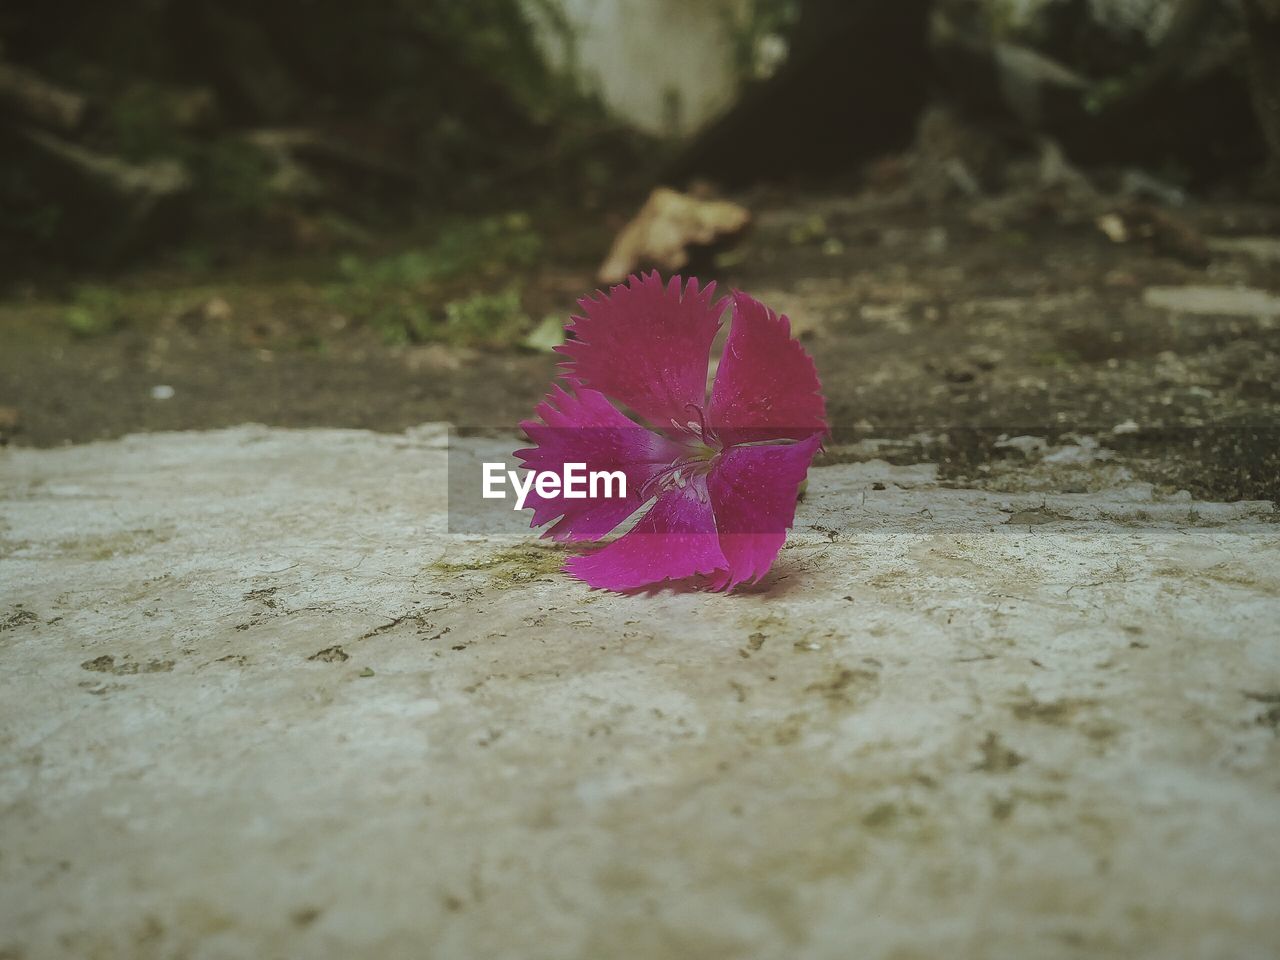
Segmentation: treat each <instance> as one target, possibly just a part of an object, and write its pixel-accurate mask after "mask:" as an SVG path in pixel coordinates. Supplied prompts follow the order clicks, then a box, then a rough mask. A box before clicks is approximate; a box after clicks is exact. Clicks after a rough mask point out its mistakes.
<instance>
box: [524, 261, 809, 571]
mask: <svg viewBox="0 0 1280 960" xmlns="http://www.w3.org/2000/svg"><path fill="white" fill-rule="evenodd" d="M714 292H715V284H707V285H706V286H705V287H703V288H701V289H699V287H698V281H697V280H695V279H691V280H690V281H689V282H688V285H687V286H683V287H682V282H681V279H680V277H672V278H671V280H670V282H669V283H667V284H666V285H665V286H664V285H663V283H662V280H661V279H660V278H659V276H658V274H657V273H656V272H655V273H651V274H649V275H648V276H645V277H635V276H632V277H631V278H630V279H629V280H628V281H627V284H626V285H624V286H617V287H614V288H613V289H612V290H611V291H610V292H609V294H608V295H605V294H598V295H597V296H596V297H595V298H593V299H584V300H581V301H579V305H580V307H581V308H582V311H583V315H582V316H575V317H573V318H572V321H571V325H570V326H569V328H568V329H569V331H570V332H571V333H572V334H573V335H574V337H575V338H576V339H571V340H569V341H567V342H566V343H565V344H564V345H563V346H561V347H559V348H558V350H559V351H560V352H561V353H563V354H564V355H565V356H566V357H567V358H568V359H567V360H565V361H564V362H563V363H562V364H561V368H562V370H563V373H562V377H563V379H564V385H563V386H560V385H558V384H557V385H553V386H552V388H551V393H550V394H549V395H548V396H547V398H546V399H545V400H544V401H543V402H542V403H540V404H539V405H538V407H537V409H536V411H535V412H536V414H537V416H538V417H539V418H540V419H539V420H528V421H525V422H524V423H522V424H521V427H522V428H523V429H524V431H525V433H526V434H527V435H528V436H529V439H530V440H531V441H532V443H533V444H534V446H533V447H530V448H529V449H526V450H518V451H516V456H518V457H520V458H521V460H522V461H523V462H524V466H525V467H526V469H530V470H536V471H547V470H553V471H557V472H563V470H564V465H565V464H567V463H585V464H587V465H588V468H589V469H590V470H593V471H594V470H607V471H621V472H622V473H623V474H624V475H625V477H626V496H623V497H612V498H605V497H595V498H583V499H570V498H568V497H565V496H563V495H562V494H558V495H556V496H553V497H540V496H538V495H537V494H536V493H534V492H531V493H530V495H529V497H528V500H527V501H526V502H527V503H528V504H529V505H530V506H532V507H533V522H532V524H531V525H532V526H534V527H539V526H542V525H544V524H547V523H551V522H552V521H555V523H554V524H553V526H551V527H550V528H549V529H548V530H547V531H545V532H544V533H543V536H549V537H551V538H553V539H556V540H566V541H583V540H598V539H600V538H602V537H604V536H606V535H607V534H609V533H610V532H612V531H613V530H615V529H616V528H617V527H619V526H620V525H621V524H622V523H623V522H624V521H625V520H627V519H628V518H629V517H631V516H632V515H633V514H635V513H637V511H639V510H640V508H642V507H644V506H645V505H646V504H650V503H651V505H650V506H649V508H648V511H647V512H646V513H645V514H644V515H643V516H641V517H640V519H639V520H638V521H637V522H636V523H635V525H634V526H633V527H632V528H631V529H630V530H628V531H627V532H626V533H624V534H623V535H622V536H620V537H618V538H617V539H616V540H614V541H613V542H612V543H609V544H608V545H607V546H605V547H603V548H602V549H600V550H597V551H596V552H594V553H589V554H584V555H581V556H575V557H573V558H572V559H570V560H569V561H568V562H567V563H566V564H565V569H566V571H568V572H569V573H570V574H572V575H574V576H576V577H578V578H579V579H581V580H584V581H585V582H586V583H588V584H590V585H591V586H592V587H600V588H604V589H608V590H633V589H637V588H640V587H646V586H650V585H652V584H657V583H660V582H662V581H666V580H671V581H687V580H691V579H692V578H699V577H701V578H705V580H704V582H705V583H706V585H707V586H709V587H710V588H711V589H713V590H731V589H733V588H734V587H735V586H737V585H738V584H740V583H742V582H744V581H751V582H755V581H757V580H759V579H760V578H761V577H762V576H764V575H765V573H767V572H768V570H769V568H770V567H771V566H772V565H773V561H774V559H775V558H776V557H777V555H778V551H779V550H781V549H782V544H783V542H784V541H785V539H786V531H787V530H788V529H789V528H790V527H791V524H792V522H793V520H794V517H795V508H796V496H797V493H798V490H799V486H800V483H801V482H802V481H803V480H804V477H805V475H806V473H807V472H808V469H809V464H810V462H811V461H812V459H813V457H814V454H815V453H816V452H817V451H818V449H819V448H820V447H821V445H822V439H823V437H824V436H825V435H826V432H827V424H826V410H825V404H824V402H823V399H822V393H821V384H820V383H819V382H818V375H817V371H816V370H815V368H814V365H813V360H812V359H810V357H809V355H808V354H807V353H806V352H805V351H804V348H803V347H801V346H800V344H799V342H798V341H797V340H795V339H794V338H793V337H792V336H791V325H790V323H789V321H788V320H787V318H786V317H785V316H778V315H777V314H775V313H774V312H773V311H772V310H769V309H768V308H767V307H765V306H764V305H763V304H761V303H760V302H758V301H756V300H753V299H752V298H751V297H749V296H747V295H746V294H744V293H739V292H735V293H734V294H733V295H732V298H731V299H732V306H733V319H732V322H731V324H730V328H729V336H728V339H727V341H726V342H725V348H724V355H723V356H722V358H721V360H720V365H719V367H718V369H717V371H716V376H715V382H714V385H713V387H712V389H711V396H710V398H708V397H707V369H708V367H707V365H708V362H709V360H710V354H711V346H712V341H713V340H715V337H716V333H717V332H718V331H719V329H720V318H721V315H722V314H723V313H724V311H725V308H726V301H727V300H728V299H730V298H722V299H720V300H715V299H713V296H712V295H713V293H714Z"/></svg>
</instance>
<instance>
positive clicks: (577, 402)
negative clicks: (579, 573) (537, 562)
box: [515, 385, 683, 540]
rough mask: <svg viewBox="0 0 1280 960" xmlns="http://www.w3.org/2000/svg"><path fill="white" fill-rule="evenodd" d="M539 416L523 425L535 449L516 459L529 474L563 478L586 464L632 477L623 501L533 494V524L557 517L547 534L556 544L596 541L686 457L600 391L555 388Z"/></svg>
mask: <svg viewBox="0 0 1280 960" xmlns="http://www.w3.org/2000/svg"><path fill="white" fill-rule="evenodd" d="M535 413H537V415H538V416H539V417H541V418H542V419H541V422H539V421H538V420H526V421H524V422H523V423H521V424H520V426H521V428H522V429H523V430H524V432H525V433H526V434H527V435H528V437H529V439H530V440H532V441H533V443H534V444H535V446H533V447H530V448H528V449H525V450H517V451H516V453H515V455H516V456H517V457H519V458H520V459H521V461H522V462H523V464H524V467H525V469H526V470H537V471H554V472H555V473H556V474H558V475H560V476H562V477H563V476H564V465H565V464H566V463H582V464H586V470H587V471H588V472H591V471H597V470H608V471H615V470H620V471H622V473H623V474H624V475H625V476H626V479H627V493H626V496H625V497H608V498H606V497H595V498H583V499H577V498H573V499H570V498H566V497H565V496H564V495H563V493H561V494H560V495H557V496H555V497H540V496H539V495H538V493H537V491H536V490H534V489H530V490H529V495H528V496H527V497H526V498H525V506H526V507H532V508H533V522H532V523H531V524H530V526H533V527H540V526H542V525H543V524H544V523H550V522H551V521H552V520H555V519H556V518H557V517H559V518H560V519H559V522H557V523H556V524H555V526H553V527H551V528H550V529H549V530H547V531H546V532H545V533H544V534H543V536H545V537H551V538H552V539H553V540H596V539H598V538H600V537H603V536H604V535H605V534H607V533H609V532H610V531H611V530H613V529H614V528H615V527H616V526H618V524H620V523H622V521H623V520H625V519H627V517H629V516H631V515H632V514H633V513H635V512H636V510H638V509H639V508H640V507H641V506H642V505H643V504H644V501H645V499H646V498H647V494H644V493H642V491H643V490H644V488H645V486H646V484H648V483H649V481H650V480H652V479H653V478H654V477H656V476H657V475H658V474H659V473H661V472H662V471H663V470H665V469H667V468H668V467H670V465H671V463H672V462H673V461H674V460H676V459H677V458H678V457H679V456H680V455H681V453H682V452H683V451H682V449H681V447H680V446H679V445H677V444H675V443H673V442H671V441H670V440H667V439H665V438H664V437H661V436H659V435H658V434H656V433H654V432H653V431H651V430H647V429H645V428H644V427H642V426H640V425H638V424H637V423H635V421H633V420H631V419H630V418H629V417H627V416H626V415H624V414H623V413H621V412H619V411H618V410H617V409H616V408H615V407H614V406H613V404H611V403H610V402H609V400H608V398H606V397H605V395H604V394H602V393H600V392H599V391H596V390H587V389H584V388H579V389H577V390H576V391H574V392H573V393H569V392H567V391H566V390H564V389H563V388H561V387H560V386H559V385H554V386H552V388H551V393H549V394H548V395H547V398H546V399H545V400H544V401H543V402H542V403H540V404H538V406H537V408H536V409H535Z"/></svg>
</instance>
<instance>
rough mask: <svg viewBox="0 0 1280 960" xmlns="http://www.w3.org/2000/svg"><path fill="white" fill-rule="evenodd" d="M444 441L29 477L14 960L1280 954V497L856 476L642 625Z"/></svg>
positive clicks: (236, 437) (11, 489)
mask: <svg viewBox="0 0 1280 960" xmlns="http://www.w3.org/2000/svg"><path fill="white" fill-rule="evenodd" d="M443 443H444V434H443V430H442V428H436V427H424V428H421V429H418V430H415V431H411V432H409V433H408V434H406V435H403V436H387V435H376V434H371V433H363V432H358V431H284V430H268V429H265V428H259V427H244V428H237V429H233V430H225V431H220V432H214V433H187V434H157V435H149V436H137V437H129V438H125V439H123V440H120V441H115V442H110V443H101V444H91V445H87V446H79V447H71V448H66V449H61V450H51V451H33V450H8V451H4V452H0V490H2V494H0V662H2V663H3V667H4V669H3V672H2V674H0V678H2V679H0V957H3V958H4V960H43V958H66V957H90V958H144V960H145V958H153V957H154V958H221V957H246V958H275V957H281V958H286V957H287V958H297V957H322V958H327V957H335V958H336V957H342V958H348V957H362V958H363V957H390V958H401V957H403V958H424V957H431V958H436V957H438V958H459V960H479V958H513V960H515V958H519V960H531V958H583V960H587V958H591V960H599V958H610V957H627V958H657V957H672V958H677V957H679V958H683V957H697V958H739V957H742V958H757V957H758V958H778V957H787V958H823V960H825V958H831V960H836V958H840V960H843V958H849V957H857V958H860V960H865V958H897V960H903V958H935V957H948V958H968V957H972V958H979V957H982V958H989V957H1016V958H1029V957H1082V956H1089V957H1117V958H1118V957H1126V958H1133V957H1161V958H1171V957H1197V958H1198V957H1203V958H1251V957H1259V958H1261V957H1273V956H1276V955H1277V954H1278V953H1280V910H1278V909H1277V902H1278V901H1277V889H1280V737H1278V736H1277V726H1278V725H1280V627H1277V623H1278V622H1280V542H1278V541H1280V538H1278V537H1277V532H1278V530H1280V528H1278V527H1277V526H1276V525H1275V522H1274V520H1275V513H1274V510H1273V507H1272V505H1270V504H1265V503H1252V504H1248V503H1246V504H1229V505H1227V504H1202V503H1192V502H1190V501H1189V498H1187V497H1184V496H1177V495H1171V496H1166V497H1160V496H1157V495H1155V494H1153V492H1152V490H1151V488H1150V487H1144V486H1142V485H1138V484H1133V483H1129V482H1125V479H1124V477H1123V476H1122V475H1116V476H1114V477H1112V479H1114V480H1115V483H1114V484H1112V485H1111V486H1108V487H1106V488H1105V489H1101V490H1097V491H1095V492H1094V493H1091V494H1071V495H1060V496H1055V495H1046V494H1043V493H1035V494H1030V493H1028V494H1001V493H994V492H980V491H976V490H964V489H945V488H941V487H939V486H938V485H937V484H936V483H935V482H934V479H933V477H934V470H933V468H932V467H931V466H929V465H918V466H908V467H890V466H888V465H887V464H884V463H881V462H876V461H872V462H869V463H851V464H844V465H838V466H828V467H822V468H818V469H815V470H814V471H813V473H812V475H811V480H810V486H809V493H808V496H807V498H806V500H805V502H804V503H803V504H802V505H801V509H800V512H799V519H798V522H799V526H798V528H797V530H796V532H795V534H794V535H793V537H792V540H791V541H790V544H789V546H788V548H787V550H786V551H785V552H784V554H783V556H782V558H781V559H780V561H779V563H778V565H777V566H776V567H775V571H774V573H773V574H771V576H770V578H769V579H768V580H767V581H766V582H765V583H764V584H762V585H761V587H760V588H758V589H756V590H755V591H753V592H748V593H745V594H742V595H737V596H731V597H722V596H715V595H710V596H708V595H701V594H671V593H663V594H660V595H657V596H649V597H616V596H608V595H602V594H593V593H591V592H589V591H587V590H586V589H585V588H584V587H583V586H582V585H581V584H579V583H576V582H573V581H570V580H568V579H566V578H565V577H563V576H562V575H560V574H559V573H557V572H556V567H557V566H558V563H559V561H560V557H559V555H558V553H557V552H556V550H555V549H554V548H550V549H548V548H543V547H539V546H536V545H533V544H532V541H531V540H529V539H528V538H527V537H519V536H511V537H508V536H496V535H495V536H489V537H482V536H459V535H449V534H447V533H446V532H445V512H444V511H445V496H444V489H445V476H444V475H445V453H444V449H443ZM475 443H477V444H479V443H482V441H475ZM1072 456H1076V458H1077V459H1079V457H1078V456H1077V455H1074V454H1073V455H1071V456H1065V457H1059V458H1058V459H1059V460H1070V459H1071V458H1072ZM1046 461H1048V462H1053V461H1052V460H1051V458H1048V457H1046ZM877 487H883V489H877Z"/></svg>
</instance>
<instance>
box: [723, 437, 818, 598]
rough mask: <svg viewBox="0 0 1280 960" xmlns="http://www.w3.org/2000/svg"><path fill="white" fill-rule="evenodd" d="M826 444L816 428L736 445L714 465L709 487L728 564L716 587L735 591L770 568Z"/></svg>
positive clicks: (757, 578)
mask: <svg viewBox="0 0 1280 960" xmlns="http://www.w3.org/2000/svg"><path fill="white" fill-rule="evenodd" d="M821 445H822V434H820V433H815V434H813V435H812V436H810V437H809V438H808V439H807V440H802V441H800V442H799V443H788V444H769V445H765V446H755V447H731V448H729V449H728V450H725V451H724V452H723V453H722V454H720V457H719V458H718V459H717V460H716V463H715V465H714V466H713V467H712V468H711V474H710V476H709V477H708V479H707V490H708V492H709V493H710V495H711V507H712V510H713V511H714V513H715V518H716V529H717V530H718V531H719V532H720V549H721V551H722V552H723V553H724V556H725V562H726V569H725V571H724V573H722V574H719V575H717V576H716V577H714V578H713V579H712V582H711V587H712V589H715V590H732V589H733V588H734V587H735V586H737V585H738V584H739V583H741V582H742V581H744V580H751V581H753V582H754V581H756V580H759V579H760V578H761V577H763V576H764V575H765V574H766V573H768V572H769V568H770V567H771V566H773V561H774V558H776V557H777V555H778V551H779V550H781V549H782V544H783V541H785V540H786V538H787V530H788V529H789V528H790V527H791V524H792V521H794V520H795V514H796V495H797V493H798V492H799V489H800V483H801V481H802V480H804V478H805V474H806V473H807V472H808V471H809V464H810V462H811V461H812V460H813V455H814V454H815V453H817V451H818V448H819V447H820V446H821Z"/></svg>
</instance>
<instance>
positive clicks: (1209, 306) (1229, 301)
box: [1142, 286, 1280, 320]
mask: <svg viewBox="0 0 1280 960" xmlns="http://www.w3.org/2000/svg"><path fill="white" fill-rule="evenodd" d="M1142 302H1143V303H1145V304H1146V305H1147V306H1149V307H1160V308H1162V309H1164V310H1176V311H1177V312H1179V313H1194V314H1202V315H1205V316H1224V317H1259V318H1263V319H1268V320H1269V319H1274V318H1275V317H1278V316H1280V296H1277V295H1275V294H1273V293H1268V292H1267V291H1266V290H1257V289H1253V288H1251V287H1208V286H1188V287H1147V288H1146V289H1145V290H1143V291H1142Z"/></svg>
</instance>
